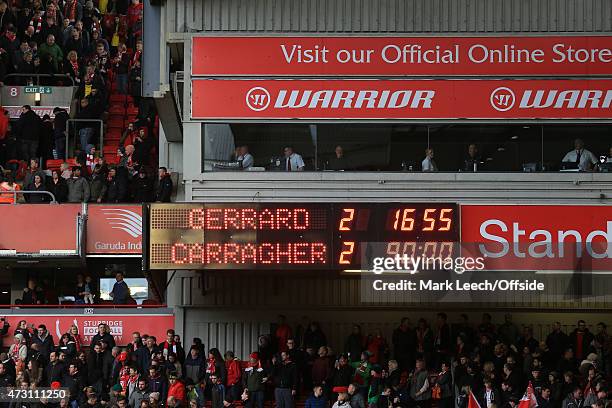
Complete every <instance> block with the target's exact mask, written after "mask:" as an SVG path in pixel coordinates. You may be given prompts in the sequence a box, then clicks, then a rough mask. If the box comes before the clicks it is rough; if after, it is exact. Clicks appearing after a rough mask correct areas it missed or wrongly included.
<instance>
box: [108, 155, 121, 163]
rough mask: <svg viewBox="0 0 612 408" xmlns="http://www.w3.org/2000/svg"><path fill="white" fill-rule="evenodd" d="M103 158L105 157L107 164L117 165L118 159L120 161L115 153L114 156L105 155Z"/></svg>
mask: <svg viewBox="0 0 612 408" xmlns="http://www.w3.org/2000/svg"><path fill="white" fill-rule="evenodd" d="M104 158H105V159H106V162H107V163H108V164H112V165H117V164H119V161H120V159H119V156H117V155H114V156H106V155H105V156H104Z"/></svg>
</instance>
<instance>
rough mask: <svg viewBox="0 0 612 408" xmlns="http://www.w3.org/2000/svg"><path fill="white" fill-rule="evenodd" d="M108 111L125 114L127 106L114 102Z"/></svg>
mask: <svg viewBox="0 0 612 408" xmlns="http://www.w3.org/2000/svg"><path fill="white" fill-rule="evenodd" d="M108 113H110V114H113V113H115V114H120V115H123V114H124V113H125V107H124V106H123V105H121V104H112V105H111V106H110V108H109V109H108Z"/></svg>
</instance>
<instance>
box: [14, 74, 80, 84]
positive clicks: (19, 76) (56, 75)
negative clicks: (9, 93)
mask: <svg viewBox="0 0 612 408" xmlns="http://www.w3.org/2000/svg"><path fill="white" fill-rule="evenodd" d="M12 77H16V78H33V77H36V85H37V86H38V85H39V84H40V77H43V78H52V79H61V78H68V79H69V80H70V82H71V83H72V86H75V85H74V79H73V78H72V77H71V76H70V75H68V74H22V73H18V72H15V73H12V74H6V75H5V76H4V84H5V85H7V83H6V79H7V78H12ZM49 86H59V85H49Z"/></svg>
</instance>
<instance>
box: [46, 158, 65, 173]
mask: <svg viewBox="0 0 612 408" xmlns="http://www.w3.org/2000/svg"><path fill="white" fill-rule="evenodd" d="M63 162H64V161H63V160H61V159H59V160H55V159H49V160H47V163H46V166H47V169H49V170H59V168H60V166H61V165H62V163H63Z"/></svg>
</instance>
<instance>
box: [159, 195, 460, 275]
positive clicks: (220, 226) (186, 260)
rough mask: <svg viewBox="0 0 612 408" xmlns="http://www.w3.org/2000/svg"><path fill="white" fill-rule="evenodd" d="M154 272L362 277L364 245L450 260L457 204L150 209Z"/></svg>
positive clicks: (456, 230)
mask: <svg viewBox="0 0 612 408" xmlns="http://www.w3.org/2000/svg"><path fill="white" fill-rule="evenodd" d="M148 217H149V223H148V230H149V235H148V238H149V244H148V249H149V251H148V263H149V268H150V269H262V270H275V269H277V270H278V269H359V267H360V265H361V260H362V258H361V256H362V254H361V250H362V248H363V247H364V245H363V244H364V243H383V244H384V246H385V254H384V255H385V256H393V255H395V254H399V255H403V254H407V255H408V256H431V257H438V256H440V257H446V256H449V255H450V254H451V253H452V252H453V248H454V244H456V243H457V242H458V241H459V225H458V219H459V216H458V207H457V205H456V204H444V203H442V204H441V203H435V204H423V203H419V204H404V203H402V204H386V203H385V204H378V203H377V204H361V203H359V204H354V203H351V204H340V203H333V204H268V203H257V204H151V205H150V207H149V216H148Z"/></svg>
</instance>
